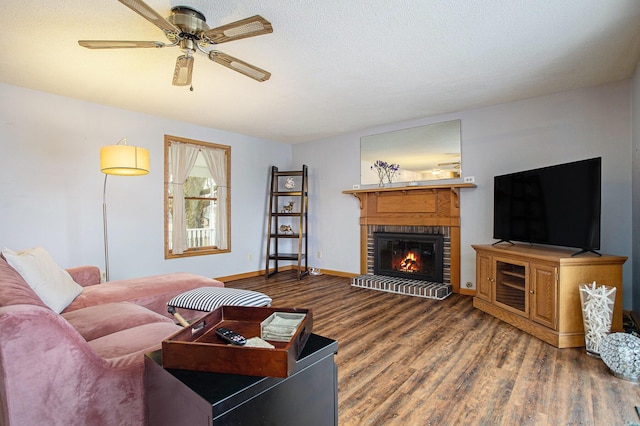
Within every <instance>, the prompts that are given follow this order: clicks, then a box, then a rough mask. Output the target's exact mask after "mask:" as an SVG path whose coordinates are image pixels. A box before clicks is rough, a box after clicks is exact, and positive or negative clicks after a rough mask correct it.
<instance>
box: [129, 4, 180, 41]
mask: <svg viewBox="0 0 640 426" xmlns="http://www.w3.org/2000/svg"><path fill="white" fill-rule="evenodd" d="M118 1H119V2H120V3H122V4H124V5H125V6H127V7H128V8H129V9H131V10H133V11H134V12H136V13H137V14H138V15H140V16H142V17H143V18H144V19H146V20H148V21H149V22H151V23H152V24H153V25H155V26H156V27H158V28H160V29H161V30H162V31H164V32H165V33H174V34H179V33H180V28H178V27H176V26H175V25H173V24H172V23H171V22H169V21H167V20H166V19H164V17H163V16H162V15H160V14H159V13H158V12H156V11H155V10H153V9H152V8H151V6H149V5H148V4H146V3H145V2H143V1H142V0H118Z"/></svg>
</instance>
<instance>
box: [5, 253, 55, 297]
mask: <svg viewBox="0 0 640 426" xmlns="http://www.w3.org/2000/svg"><path fill="white" fill-rule="evenodd" d="M12 305H36V306H41V307H43V308H47V309H48V306H47V305H45V304H44V302H43V301H42V300H41V299H40V298H39V297H38V295H37V294H36V292H35V291H33V289H32V288H31V287H29V284H27V282H26V281H25V280H24V278H22V275H20V274H19V273H18V271H16V270H15V269H13V268H12V267H11V265H9V264H8V263H7V261H6V260H5V259H4V258H0V306H12Z"/></svg>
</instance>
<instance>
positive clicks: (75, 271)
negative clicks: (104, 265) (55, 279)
mask: <svg viewBox="0 0 640 426" xmlns="http://www.w3.org/2000/svg"><path fill="white" fill-rule="evenodd" d="M67 272H68V273H69V275H71V278H73V280H74V281H75V282H77V283H78V284H80V285H81V286H82V287H87V286H90V285H96V284H100V282H101V281H102V277H101V275H102V274H101V273H100V269H99V268H98V267H97V266H90V265H88V266H76V267H74V268H68V269H67Z"/></svg>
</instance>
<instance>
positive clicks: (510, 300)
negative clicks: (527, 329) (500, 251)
mask: <svg viewBox="0 0 640 426" xmlns="http://www.w3.org/2000/svg"><path fill="white" fill-rule="evenodd" d="M495 262H496V265H495V271H496V277H495V293H494V294H495V301H496V303H498V304H500V305H502V306H503V307H504V308H506V309H508V310H510V311H512V312H515V313H517V314H520V315H523V316H528V315H529V300H528V299H529V297H528V294H529V292H528V285H529V283H528V276H529V266H528V265H527V264H526V263H522V264H519V263H517V262H514V261H505V260H500V259H495Z"/></svg>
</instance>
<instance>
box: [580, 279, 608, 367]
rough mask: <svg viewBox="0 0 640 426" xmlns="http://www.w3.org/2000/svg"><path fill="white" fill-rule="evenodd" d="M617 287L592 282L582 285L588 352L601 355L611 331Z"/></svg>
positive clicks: (583, 314) (585, 338) (585, 339)
mask: <svg viewBox="0 0 640 426" xmlns="http://www.w3.org/2000/svg"><path fill="white" fill-rule="evenodd" d="M615 300H616V288H615V287H607V286H604V285H602V286H597V285H596V282H595V281H594V282H593V283H592V284H581V285H580V302H581V303H582V318H583V321H584V341H585V347H586V350H587V354H589V355H593V356H600V344H601V342H602V339H604V338H605V337H606V336H607V335H608V334H609V333H610V332H611V320H612V318H613V307H614V305H615Z"/></svg>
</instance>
